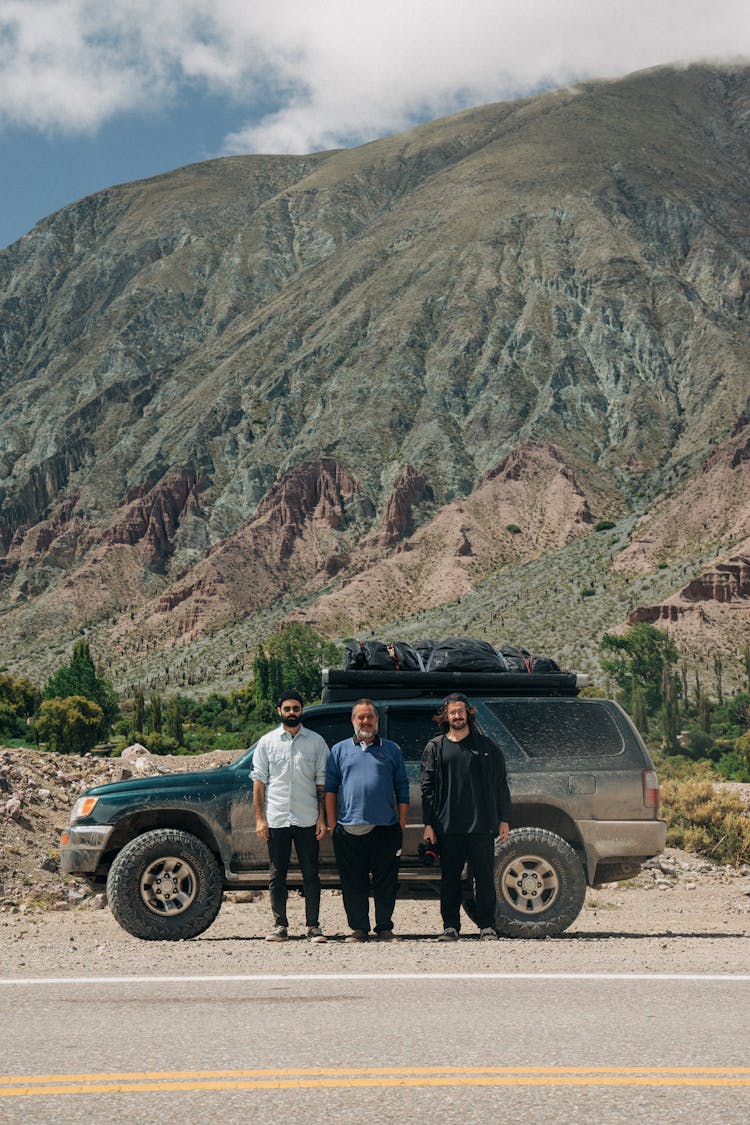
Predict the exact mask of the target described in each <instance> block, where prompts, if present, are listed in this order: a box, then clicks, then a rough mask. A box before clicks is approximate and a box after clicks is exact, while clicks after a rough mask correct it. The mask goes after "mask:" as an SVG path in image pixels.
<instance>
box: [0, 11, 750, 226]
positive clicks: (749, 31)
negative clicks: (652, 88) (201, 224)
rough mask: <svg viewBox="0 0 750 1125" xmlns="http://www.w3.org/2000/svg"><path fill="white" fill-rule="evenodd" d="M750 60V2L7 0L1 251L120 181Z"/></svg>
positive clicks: (0, 67)
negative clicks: (651, 73) (568, 88)
mask: <svg viewBox="0 0 750 1125" xmlns="http://www.w3.org/2000/svg"><path fill="white" fill-rule="evenodd" d="M694 61H706V62H711V63H729V64H733V63H737V62H740V63H741V62H750V0H712V2H710V3H709V2H708V0H462V2H461V3H460V4H459V3H458V0H148V2H147V0H0V202H1V203H2V206H0V247H3V246H6V245H8V244H9V243H11V242H13V241H15V239H17V238H19V237H21V235H23V234H24V233H25V232H26V231H28V230H29V229H30V228H31V227H32V226H34V224H35V223H36V222H38V221H39V220H40V219H42V218H43V217H44V216H45V215H47V214H49V213H51V212H52V211H56V210H57V209H58V208H60V207H63V206H65V205H66V204H67V203H70V202H72V201H73V200H75V199H79V198H81V197H82V196H85V195H90V194H92V193H93V192H96V191H99V190H100V189H102V188H105V187H109V186H111V185H112V184H117V183H124V182H127V181H130V180H135V179H140V178H142V177H145V176H152V175H157V174H159V173H161V172H166V171H169V170H170V169H172V168H177V167H179V166H181V165H183V164H190V163H193V162H195V161H201V160H208V159H211V158H213V157H216V156H222V155H227V154H236V153H255V152H264V153H301V152H311V151H315V150H319V149H326V148H339V147H343V146H350V145H355V144H361V143H364V142H366V141H369V140H373V139H374V138H376V137H381V136H385V135H386V134H388V133H394V132H398V131H400V130H403V129H406V128H409V127H410V126H412V125H414V124H418V123H420V122H423V121H428V120H431V119H434V118H437V117H441V116H444V115H445V114H448V113H452V112H455V111H456V110H459V109H464V108H466V107H468V106H473V105H481V104H485V103H488V102H495V101H503V100H508V99H511V98H516V97H521V96H525V95H528V94H530V93H535V92H538V91H539V90H544V89H550V88H555V87H558V86H565V85H570V84H573V83H575V82H577V81H581V80H584V79H589V78H616V77H620V76H622V75H624V74H627V73H630V72H631V71H634V70H640V69H643V68H646V67H651V66H660V65H667V64H676V65H680V64H684V63H688V62H694Z"/></svg>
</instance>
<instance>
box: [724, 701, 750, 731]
mask: <svg viewBox="0 0 750 1125" xmlns="http://www.w3.org/2000/svg"><path fill="white" fill-rule="evenodd" d="M727 714H728V715H729V719H730V721H731V722H732V723H734V725H735V726H736V727H739V728H740V730H741V731H746V730H750V692H747V691H738V692H737V694H736V695H735V696H734V697H733V698H732V699H731V700H730V702H729V706H728V707H727Z"/></svg>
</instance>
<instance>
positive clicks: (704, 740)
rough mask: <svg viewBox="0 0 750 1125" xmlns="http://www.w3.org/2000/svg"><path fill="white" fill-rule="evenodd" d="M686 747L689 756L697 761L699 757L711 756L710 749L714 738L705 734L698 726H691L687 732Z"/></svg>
mask: <svg viewBox="0 0 750 1125" xmlns="http://www.w3.org/2000/svg"><path fill="white" fill-rule="evenodd" d="M686 741H687V747H688V752H689V754H690V757H691V758H693V759H695V761H697V760H698V759H699V758H710V757H712V754H711V751H712V749H713V745H714V740H713V738H712V737H711V735H710V734H706V732H705V731H704V730H701V729H700V727H691V728H690V730H689V731H688V732H687V739H686Z"/></svg>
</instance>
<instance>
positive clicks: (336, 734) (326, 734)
mask: <svg viewBox="0 0 750 1125" xmlns="http://www.w3.org/2000/svg"><path fill="white" fill-rule="evenodd" d="M350 714H351V704H349V705H348V706H346V707H344V709H343V710H342V711H322V712H320V713H319V714H315V712H314V711H313V712H310V713H308V712H305V713H304V715H303V716H302V723H303V726H306V727H307V728H308V730H314V731H315V732H316V734H319V735H320V737H321V738H322V739H323V740H324V741H325V743H326V745H327V746H328V748H329V749H330V748H331V746H335V745H336V743H337V742H343V741H344V739H345V738H351V737H352V723H351V719H350Z"/></svg>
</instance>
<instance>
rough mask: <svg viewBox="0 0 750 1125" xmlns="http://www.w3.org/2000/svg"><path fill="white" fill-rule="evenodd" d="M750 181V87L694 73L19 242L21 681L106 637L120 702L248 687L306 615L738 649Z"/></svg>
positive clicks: (117, 195)
mask: <svg viewBox="0 0 750 1125" xmlns="http://www.w3.org/2000/svg"><path fill="white" fill-rule="evenodd" d="M748 183H750V70H748V69H747V68H735V69H727V70H717V69H710V68H706V67H691V68H688V69H685V70H680V71H674V70H663V71H652V72H645V73H641V74H636V75H633V76H631V77H629V78H627V79H624V80H622V81H619V82H611V83H605V82H599V83H587V84H584V85H582V86H580V87H576V88H575V89H565V90H561V91H557V92H554V93H549V94H545V95H541V96H538V97H534V98H530V99H525V100H522V101H517V102H511V103H505V104H500V105H493V106H486V107H482V108H479V109H475V110H470V111H466V112H464V113H461V114H458V115H455V116H453V117H450V118H447V119H445V120H442V121H437V122H433V123H431V124H429V125H425V126H422V127H419V128H417V129H414V130H411V131H410V132H408V133H404V134H401V135H398V136H394V137H389V138H386V139H384V140H382V141H378V142H376V143H373V144H369V145H365V146H363V147H361V148H358V149H352V150H347V151H340V152H330V153H321V154H316V155H312V156H306V157H236V158H231V159H224V160H218V161H212V162H210V163H207V164H200V165H194V166H191V167H188V168H184V169H180V170H178V171H176V172H173V173H171V174H169V175H165V176H161V177H157V178H156V179H153V180H149V181H144V182H139V183H134V184H128V185H123V186H121V187H117V188H112V189H110V190H109V191H106V192H103V193H100V194H98V195H96V196H92V197H90V198H88V199H84V200H82V201H80V202H79V203H76V204H73V205H72V206H71V207H68V208H65V209H64V210H62V211H60V212H58V213H57V214H55V215H53V216H50V217H49V218H48V219H46V220H44V222H42V223H40V224H39V225H38V226H37V227H36V228H34V230H33V231H31V232H30V233H29V234H28V235H26V236H25V237H24V238H23V239H21V240H20V241H19V242H17V243H15V244H14V245H13V246H11V247H9V248H8V249H7V250H5V251H3V252H1V253H0V550H1V551H2V560H1V561H0V637H1V638H2V642H3V661H4V663H5V664H6V665H7V666H8V667H9V668H11V669H13V670H16V671H19V672H21V671H23V672H26V673H29V674H33V675H34V676H35V678H39V677H40V676H43V675H45V674H46V673H47V672H48V671H49V670H51V669H52V668H54V667H55V666H56V665H57V664H58V663H59V662H60V659H61V656H62V654H63V653H64V652H65V650H66V647H67V646H68V645H69V643H70V641H71V639H72V638H73V637H75V636H76V635H79V634H80V631H81V630H82V629H85V630H87V631H88V633H89V636H90V639H91V642H92V647H93V649H94V652H95V654H97V655H98V656H99V657H100V659H101V660H102V662H103V663H104V665H105V668H106V670H107V671H109V673H110V674H111V675H112V676H113V678H114V679H115V680H116V681H117V682H118V683H119V684H120V685H121V686H125V685H127V684H130V683H132V682H134V680H135V679H138V678H140V679H142V680H143V681H144V683H153V684H161V685H165V684H168V685H174V684H178V685H181V684H190V685H194V686H201V687H209V686H219V685H224V686H226V685H228V684H231V683H236V682H239V681H240V680H241V679H242V678H243V677H244V676H246V674H247V668H248V663H249V653H250V652H251V650H252V646H253V645H254V643H256V641H257V639H258V638H259V637H261V636H262V635H264V633H265V632H267V631H268V630H269V629H270V628H271V627H272V626H273V623H274V622H275V621H277V620H279V619H280V618H281V617H283V616H285V615H287V614H289V613H295V614H297V615H302V616H303V617H305V618H306V619H308V620H313V621H315V622H317V623H318V625H319V627H321V628H322V629H324V630H325V631H327V632H328V633H329V634H330V635H333V636H346V635H349V634H352V633H354V632H362V631H365V630H367V629H371V628H376V627H379V626H380V625H385V624H387V625H388V627H389V628H402V630H406V632H409V631H410V630H411V631H412V632H413V631H414V630H416V629H417V628H418V627H419V626H420V625H422V624H424V625H425V626H426V625H427V624H428V623H429V624H431V625H433V624H434V625H436V626H440V628H437V627H436V628H434V629H432V630H431V631H432V632H435V631H448V628H449V626H453V625H455V626H456V629H455V630H453V629H451V631H467V630H468V627H469V626H470V627H471V629H472V631H474V632H477V633H478V634H479V635H486V636H488V637H490V638H491V639H496V637H495V634H496V632H497V630H498V629H499V628H501V627H502V628H504V629H507V628H512V630H513V632H514V634H515V638H516V639H521V640H527V641H529V642H530V643H533V645H534V647H537V648H547V649H550V648H551V647H554V648H556V650H557V651H558V652H559V653H560V655H561V656H562V657H563V659H566V658H567V659H570V660H573V659H574V658H575V657H576V656H577V655H578V654H580V653H581V651H582V650H584V649H586V650H587V651H588V650H590V649H591V650H592V649H593V648H594V647H595V643H596V640H597V636H598V635H600V634H601V631H603V629H605V628H611V627H613V626H615V625H617V624H618V623H621V622H622V621H624V619H625V616H626V614H627V613H628V612H631V613H632V612H638V613H640V612H643V613H644V614H646V616H648V619H653V620H657V621H659V622H663V623H665V624H668V625H669V627H670V628H673V627H674V628H675V629H677V630H679V629H682V628H683V627H685V628H686V636H687V634H688V633H690V628H691V626H685V623H686V622H689V621H695V620H697V621H699V622H700V631H701V634H702V644H701V646H700V647H701V651H703V652H708V651H709V650H710V649H711V648H712V646H719V647H722V646H723V647H725V648H727V647H730V646H734V645H736V643H737V641H736V637H737V636H740V635H741V634H742V632H743V630H746V628H747V608H748V604H750V603H748V597H747V595H748V587H747V565H746V562H747V555H748V544H747V542H746V541H747V540H748V537H750V510H748V505H747V496H748V491H747V487H746V486H747V481H746V464H747V458H746V450H745V446H746V444H747V440H748V433H749V432H750V431H749V430H748V417H750V407H749V403H750V338H749V337H748V330H747V309H748V292H749V291H750V221H749V220H748V215H750V206H749V204H750V191H749V190H748ZM634 517H639V518H640V520H641V522H637V519H635V518H634ZM602 519H606V520H608V521H612V522H614V523H615V525H616V526H615V529H614V531H613V533H612V535H611V536H610V539H609V540H608V541H607V542H606V549H604V548H605V540H603V539H602V534H601V532H597V531H595V530H594V528H595V527H596V524H597V522H599V521H601V520H602ZM511 529H514V530H511ZM515 529H517V530H515ZM631 535H632V538H631ZM578 543H581V544H582V547H581V549H580V551H579V550H578V549H577V547H576V545H577V544H578ZM594 560H599V561H598V562H596V563H595V561H594ZM743 560H745V561H744V562H743ZM537 563H540V564H541V565H540V567H539V570H538V571H536V570H534V569H533V568H534V567H535V566H536V564H537ZM558 567H559V568H560V569H559V572H558V571H557V569H556V568H558ZM597 567H600V569H598V570H597V569H596V568H597ZM726 567H729V569H730V571H731V573H732V574H734V575H735V578H734V579H732V581H725V576H726V574H727V573H728V572H727V570H726V569H721V568H726ZM529 568H531V569H529ZM717 568H718V569H717ZM594 570H596V573H594ZM555 574H558V577H559V581H557V582H556V583H555V581H553V582H550V577H551V576H554V575H555ZM702 575H703V577H701V576H702ZM712 575H713V576H714V577H712ZM716 575H720V576H721V577H720V578H719V579H716V577H715V576H716ZM565 582H569V584H570V589H571V595H570V598H568V599H567V600H566V598H565V597H563V596H562V595H561V600H560V601H559V604H558V603H555V597H556V596H557V593H559V590H560V588H561V587H562V586H564V585H565ZM555 585H557V591H556V590H555ZM680 591H681V592H680ZM686 591H687V592H686ZM717 591H721V593H720V596H719V597H717ZM634 592H636V593H637V594H638V595H640V594H642V595H643V597H642V599H638V598H637V599H636V600H635V602H634V599H633V594H634ZM584 596H585V612H582V613H579V612H578V610H579V608H580V604H579V603H581V604H582V601H583V598H584ZM459 598H460V599H461V602H460V610H456V611H455V612H454V610H455V607H456V605H457V599H459ZM675 599H676V600H675ZM665 601H666V602H667V605H668V607H669V606H672V607H674V611H673V609H672V608H666V609H662V608H660V607H661V605H662V603H663V602H665ZM553 604H554V605H555V606H556V608H555V609H554V611H553ZM700 605H703V608H704V610H705V608H706V605H708V606H709V607H710V609H711V611H713V608H714V605H716V606H721V613H720V614H719V615H718V616H712V613H711V612H706V613H704V616H703V617H700V616H698V617H695V616H691V612H692V609H695V608H696V607H698V606H700ZM451 606H453V607H454V610H451V608H450V607H451ZM545 607H547V611H546V614H545V612H543V611H544V610H545ZM727 607H731V610H730V611H729V612H730V613H731V615H732V617H731V620H732V622H733V623H734V624H732V626H731V628H730V627H729V624H728V620H727V621H725V620H724V618H725V617H726V615H727V614H726V612H725V611H727ZM511 609H512V612H511ZM688 609H689V610H690V611H691V612H687V610H688ZM682 610H685V612H682ZM506 611H508V612H507V613H506ZM430 615H433V616H432V617H430ZM722 615H724V616H722ZM561 618H562V619H563V621H564V623H565V627H562V628H561ZM579 622H581V623H579ZM738 623H739V625H738V629H736V628H735V625H737V624H738ZM597 630H598V633H597ZM530 634H531V635H530ZM690 635H691V636H692V634H690ZM497 639H508V637H497Z"/></svg>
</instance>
